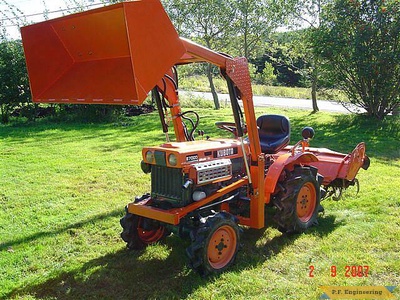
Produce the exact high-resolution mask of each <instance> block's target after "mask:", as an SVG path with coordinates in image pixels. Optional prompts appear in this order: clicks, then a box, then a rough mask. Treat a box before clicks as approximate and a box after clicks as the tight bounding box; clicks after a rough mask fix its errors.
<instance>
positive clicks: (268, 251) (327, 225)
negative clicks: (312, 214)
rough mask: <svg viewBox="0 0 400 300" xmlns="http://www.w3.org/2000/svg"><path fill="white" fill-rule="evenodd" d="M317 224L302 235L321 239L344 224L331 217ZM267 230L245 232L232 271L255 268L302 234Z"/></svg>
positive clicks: (320, 219) (319, 220) (321, 218)
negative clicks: (263, 240) (241, 246)
mask: <svg viewBox="0 0 400 300" xmlns="http://www.w3.org/2000/svg"><path fill="white" fill-rule="evenodd" d="M318 222H319V224H318V225H317V226H314V227H311V228H309V229H308V230H307V232H306V233H304V234H305V235H312V236H318V238H322V237H324V236H326V235H328V234H330V233H331V232H333V231H334V230H335V229H336V228H338V227H340V226H342V225H343V223H344V222H343V221H340V222H337V221H336V218H335V216H332V215H328V216H325V215H323V216H320V217H319V218H318ZM269 228H271V227H266V228H263V229H258V230H256V229H246V230H245V232H244V234H243V237H242V244H243V249H242V250H241V252H239V255H238V260H237V264H236V266H235V267H234V270H246V269H248V268H249V267H251V266H253V267H256V266H258V265H259V264H262V263H264V262H265V261H266V260H268V259H270V258H272V257H274V256H276V255H278V254H279V253H280V252H282V251H283V250H284V249H285V248H287V247H289V246H291V245H293V244H294V242H295V241H296V240H297V239H298V238H300V237H301V236H302V234H280V233H276V232H275V233H272V231H270V230H269ZM266 231H269V232H266ZM264 238H265V240H266V241H265V242H261V243H260V240H262V239H264Z"/></svg>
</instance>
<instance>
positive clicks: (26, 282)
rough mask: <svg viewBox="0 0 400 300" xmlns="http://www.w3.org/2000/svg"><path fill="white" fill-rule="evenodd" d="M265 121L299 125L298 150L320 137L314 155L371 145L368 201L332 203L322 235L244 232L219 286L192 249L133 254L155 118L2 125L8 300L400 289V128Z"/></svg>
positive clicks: (297, 295)
mask: <svg viewBox="0 0 400 300" xmlns="http://www.w3.org/2000/svg"><path fill="white" fill-rule="evenodd" d="M199 111H200V115H201V116H202V117H203V118H202V122H201V125H200V126H201V128H202V129H204V130H205V131H206V134H208V135H210V136H212V137H217V136H220V135H225V136H227V135H226V134H225V133H223V132H221V131H219V130H217V129H216V128H215V126H214V125H213V124H214V122H215V121H217V120H219V121H231V115H232V114H231V111H230V110H228V109H223V110H220V111H214V110H210V109H202V110H199ZM265 112H268V113H280V114H285V115H287V116H288V117H289V118H290V119H291V123H292V143H293V142H295V141H296V140H297V139H299V137H300V131H301V128H302V127H303V126H306V125H309V126H313V127H314V129H315V131H316V137H315V138H314V140H313V141H312V145H313V146H318V147H328V148H331V149H334V150H337V151H342V152H350V151H351V150H352V149H353V147H354V146H355V145H356V144H357V143H358V142H359V141H365V142H366V143H367V147H368V148H367V153H368V155H369V156H370V158H371V167H370V169H369V170H368V171H364V170H361V171H360V173H359V176H358V178H359V180H360V184H361V191H360V193H359V194H358V195H355V194H354V192H353V193H352V192H351V191H349V193H348V194H347V195H345V197H344V199H343V200H342V201H339V202H334V201H332V200H325V201H324V202H322V204H323V205H324V207H325V214H324V215H321V216H320V218H319V226H318V227H314V228H311V230H309V231H308V232H307V233H305V234H301V235H291V236H286V235H281V233H280V232H279V231H278V230H277V229H275V228H274V227H273V226H269V227H267V228H266V229H263V230H251V229H245V230H244V234H243V238H242V243H243V247H242V249H241V251H240V252H239V254H238V257H237V261H236V263H235V264H234V266H233V267H232V268H231V269H229V271H227V272H225V273H223V274H221V275H219V276H211V277H209V278H201V277H200V276H198V275H197V274H196V273H195V272H193V271H191V270H190V269H189V268H188V267H187V266H186V257H185V248H186V247H187V246H188V244H187V242H186V241H183V240H181V239H179V238H177V237H175V236H171V237H168V238H167V240H166V243H165V244H157V245H153V246H150V247H148V248H147V249H146V250H144V251H140V252H133V251H128V250H127V249H126V248H125V244H124V242H123V241H122V240H121V239H120V237H119V233H120V231H121V228H120V225H119V219H120V217H122V216H123V214H124V206H125V204H126V203H128V202H129V201H131V200H132V199H133V198H134V196H136V195H141V194H143V193H145V192H147V191H149V189H150V179H149V175H145V174H143V173H142V171H141V170H140V166H139V164H140V160H141V148H142V147H143V146H145V145H157V144H161V143H162V142H163V134H162V131H161V130H160V128H159V122H158V116H157V114H156V113H152V114H149V115H142V116H139V117H134V118H131V119H126V120H124V121H123V122H122V121H121V122H116V123H108V124H78V123H73V122H68V123H57V122H50V121H45V120H44V121H43V120H42V121H39V122H36V123H33V124H16V125H9V126H1V127H0V162H1V164H0V166H1V167H0V187H1V189H0V207H1V209H0V298H5V299H9V298H11V299H14V298H15V299H182V298H189V299H318V298H319V296H320V295H321V294H322V291H321V290H320V289H319V286H322V285H335V286H342V285H346V286H365V285H372V286H375V285H376V286H381V285H385V286H399V285H400V242H399V241H400V229H399V226H400V200H399V186H400V178H399V175H400V142H399V141H400V134H399V131H400V130H399V129H400V122H399V119H397V120H395V119H392V120H390V119H387V120H385V121H384V122H382V123H378V122H376V121H372V120H370V121H369V120H364V119H362V118H359V117H354V116H350V115H339V114H328V113H317V114H312V115H310V114H309V113H308V112H306V111H298V110H277V109H268V110H266V109H263V110H257V115H260V114H262V113H265ZM311 265H312V266H314V267H315V270H314V272H313V275H314V277H309V270H310V266H311ZM346 265H348V266H359V265H361V266H368V267H369V274H368V277H363V278H353V277H346V276H345V267H346ZM331 266H336V268H337V276H336V277H331ZM394 294H395V295H396V296H397V297H399V296H400V287H397V289H396V290H395V292H394Z"/></svg>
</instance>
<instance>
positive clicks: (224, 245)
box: [186, 212, 240, 276]
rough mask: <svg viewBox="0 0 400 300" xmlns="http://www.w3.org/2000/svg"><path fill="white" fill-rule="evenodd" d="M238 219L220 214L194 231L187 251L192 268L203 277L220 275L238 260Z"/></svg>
mask: <svg viewBox="0 0 400 300" xmlns="http://www.w3.org/2000/svg"><path fill="white" fill-rule="evenodd" d="M237 223H238V221H237V219H236V218H235V217H234V216H233V215H231V214H229V213H226V212H220V213H217V214H215V215H213V216H210V217H208V218H207V220H206V221H205V222H204V223H203V224H201V225H200V226H199V228H197V229H195V230H194V231H192V233H191V234H190V235H191V239H192V244H191V245H190V246H189V247H188V248H187V249H186V253H187V255H188V257H189V261H190V262H189V264H190V266H191V267H192V268H193V269H194V270H196V271H197V272H198V273H200V274H201V275H203V276H205V275H208V274H210V273H220V272H223V271H224V270H226V269H227V268H228V267H229V266H230V265H232V263H233V262H234V260H235V258H236V254H237V251H238V249H239V244H240V228H239V226H238V225H237Z"/></svg>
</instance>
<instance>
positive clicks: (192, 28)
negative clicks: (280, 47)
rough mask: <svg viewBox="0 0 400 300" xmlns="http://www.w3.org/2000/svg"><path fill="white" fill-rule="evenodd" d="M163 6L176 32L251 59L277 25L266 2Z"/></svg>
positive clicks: (212, 0)
mask: <svg viewBox="0 0 400 300" xmlns="http://www.w3.org/2000/svg"><path fill="white" fill-rule="evenodd" d="M163 3H164V6H165V8H166V10H167V12H168V14H169V16H170V17H171V19H172V21H173V23H174V25H175V27H176V28H177V30H178V32H179V33H180V34H181V35H182V36H185V37H188V38H191V39H193V40H195V41H197V42H199V43H201V44H203V45H205V46H207V47H208V48H211V49H214V50H216V51H221V52H228V53H229V54H231V55H238V56H245V57H246V58H248V59H249V58H251V57H252V56H255V55H256V54H257V51H258V50H259V49H261V47H262V42H263V41H264V40H265V38H266V36H267V35H268V34H269V33H270V32H271V30H272V28H274V27H275V26H276V24H275V22H273V21H271V20H273V18H271V17H270V14H269V7H270V3H269V1H268V0H262V1H260V0H196V1H191V2H190V1H189V2H187V1H182V0H164V1H163ZM213 70H214V67H212V66H210V65H209V66H208V67H207V70H206V73H207V77H208V80H209V83H210V88H211V93H212V94H213V98H214V102H215V107H216V108H219V102H218V96H217V93H216V91H215V88H214V84H213V77H212V74H213V73H215V72H213Z"/></svg>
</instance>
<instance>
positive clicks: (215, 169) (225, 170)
mask: <svg viewBox="0 0 400 300" xmlns="http://www.w3.org/2000/svg"><path fill="white" fill-rule="evenodd" d="M194 168H195V169H196V171H197V184H204V183H208V182H212V181H214V180H216V179H224V178H228V177H230V176H232V163H231V161H230V160H229V159H219V160H214V161H210V162H204V163H198V164H195V165H194Z"/></svg>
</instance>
